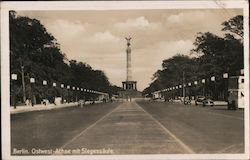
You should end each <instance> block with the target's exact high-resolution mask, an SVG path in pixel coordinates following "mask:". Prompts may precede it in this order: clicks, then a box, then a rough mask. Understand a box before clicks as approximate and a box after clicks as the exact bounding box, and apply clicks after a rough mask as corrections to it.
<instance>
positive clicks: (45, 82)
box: [43, 80, 47, 105]
mask: <svg viewBox="0 0 250 160" xmlns="http://www.w3.org/2000/svg"><path fill="white" fill-rule="evenodd" d="M43 85H44V88H45V93H44V98H45V97H46V96H45V94H46V92H47V90H46V86H47V81H45V80H43ZM44 104H45V105H46V101H45V102H44Z"/></svg>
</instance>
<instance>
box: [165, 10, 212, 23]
mask: <svg viewBox="0 0 250 160" xmlns="http://www.w3.org/2000/svg"><path fill="white" fill-rule="evenodd" d="M208 14H210V12H206V11H193V12H185V13H183V12H180V13H178V14H173V15H170V16H169V17H168V18H167V22H169V23H176V24H178V23H197V22H199V21H203V22H205V21H204V19H205V18H206V17H209V16H210V15H208Z"/></svg>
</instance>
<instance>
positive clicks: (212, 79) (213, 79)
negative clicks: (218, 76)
mask: <svg viewBox="0 0 250 160" xmlns="http://www.w3.org/2000/svg"><path fill="white" fill-rule="evenodd" d="M211 81H212V82H215V76H212V77H211ZM213 85H214V87H213V98H215V88H216V86H215V85H216V84H215V83H214V84H213Z"/></svg>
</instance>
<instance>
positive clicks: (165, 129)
mask: <svg viewBox="0 0 250 160" xmlns="http://www.w3.org/2000/svg"><path fill="white" fill-rule="evenodd" d="M134 104H135V105H137V106H138V107H139V108H140V109H141V110H142V111H144V112H145V113H146V114H147V115H148V116H149V117H150V118H151V119H152V120H153V121H154V122H155V123H157V124H158V125H159V126H160V127H161V128H162V129H163V130H164V131H165V132H167V134H169V135H170V136H171V137H173V138H174V139H175V140H176V142H177V143H179V144H180V145H181V146H182V148H183V149H185V150H186V151H187V152H188V153H191V154H195V152H194V151H193V150H192V149H191V148H190V147H188V146H187V145H186V144H185V143H184V142H182V141H181V140H180V139H179V138H177V137H176V136H175V135H174V134H173V133H172V132H170V131H169V130H168V129H167V128H166V127H165V126H163V125H162V124H161V123H160V122H159V121H158V120H156V119H155V118H154V117H153V116H152V115H151V114H149V113H148V112H147V111H145V110H144V109H143V108H142V107H141V106H140V105H139V104H137V103H136V102H134Z"/></svg>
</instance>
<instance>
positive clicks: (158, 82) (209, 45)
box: [143, 15, 244, 99]
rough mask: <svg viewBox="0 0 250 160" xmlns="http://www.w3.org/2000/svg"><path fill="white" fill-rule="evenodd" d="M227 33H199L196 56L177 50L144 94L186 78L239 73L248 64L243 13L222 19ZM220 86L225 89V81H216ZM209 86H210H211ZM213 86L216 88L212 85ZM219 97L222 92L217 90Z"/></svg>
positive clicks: (197, 78) (173, 84) (154, 76)
mask: <svg viewBox="0 0 250 160" xmlns="http://www.w3.org/2000/svg"><path fill="white" fill-rule="evenodd" d="M222 26H223V27H222V31H225V35H224V37H220V36H217V35H215V34H213V33H210V32H206V33H198V34H197V37H196V39H195V42H194V46H195V48H194V49H192V50H191V51H190V54H194V55H195V57H194V58H191V57H189V56H184V55H181V54H177V55H175V56H173V57H172V58H169V59H165V60H163V62H162V69H160V70H158V71H157V72H156V73H154V75H153V82H152V83H151V84H150V85H149V86H148V87H147V88H146V89H144V91H143V93H144V94H150V93H152V92H154V91H157V90H162V89H164V88H168V87H172V86H176V85H178V84H182V83H183V82H185V83H188V82H192V81H195V80H201V79H206V78H209V77H211V76H217V77H221V76H222V74H223V73H228V74H229V75H237V74H238V72H239V71H240V69H242V68H244V57H243V16H241V15H238V16H235V17H233V18H231V19H229V20H228V21H225V22H223V23H222ZM214 85H216V88H217V89H218V90H223V89H225V87H224V84H223V82H222V81H217V82H215V84H214ZM208 90H209V88H208ZM211 90H212V89H211ZM214 96H215V97H214V98H215V99H218V98H219V94H214Z"/></svg>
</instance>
